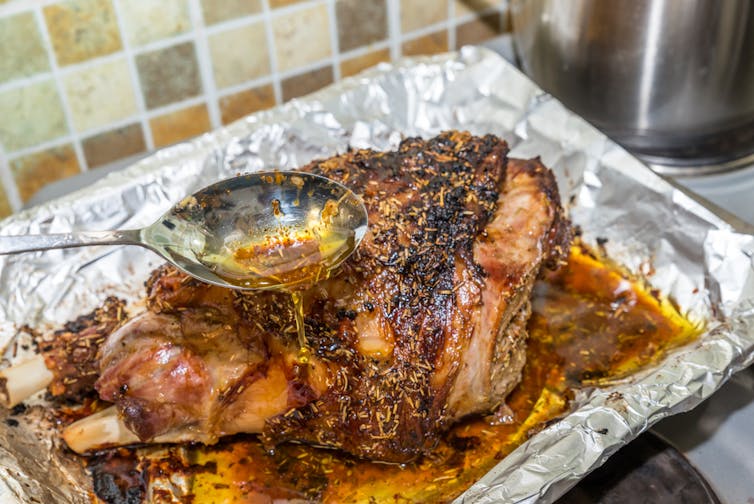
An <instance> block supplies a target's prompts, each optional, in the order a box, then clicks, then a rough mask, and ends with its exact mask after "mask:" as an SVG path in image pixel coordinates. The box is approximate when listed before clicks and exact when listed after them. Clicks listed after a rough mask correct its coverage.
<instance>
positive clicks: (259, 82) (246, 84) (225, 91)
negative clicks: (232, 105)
mask: <svg viewBox="0 0 754 504" xmlns="http://www.w3.org/2000/svg"><path fill="white" fill-rule="evenodd" d="M266 84H272V75H265V76H264V77H257V78H256V79H251V80H247V81H243V82H239V83H238V84H233V85H232V86H227V87H224V88H222V89H221V90H219V91H218V92H217V97H218V98H225V97H226V96H230V95H233V94H236V93H240V92H241V91H248V90H249V89H255V88H258V87H261V86H264V85H266Z"/></svg>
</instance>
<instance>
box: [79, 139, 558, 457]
mask: <svg viewBox="0 0 754 504" xmlns="http://www.w3.org/2000/svg"><path fill="white" fill-rule="evenodd" d="M303 170H307V171H311V172H314V173H319V174H322V175H325V176H327V177H330V178H332V179H335V180H337V181H339V182H341V183H343V184H345V185H347V186H349V187H350V188H351V189H353V190H354V191H355V192H356V193H358V194H361V195H362V197H363V199H364V202H365V204H366V206H367V209H368V211H369V223H370V225H369V231H368V233H367V236H366V238H365V239H364V241H363V243H362V245H361V246H360V248H359V250H358V251H357V253H356V254H355V255H354V256H352V257H351V258H350V259H348V260H347V261H346V262H345V263H344V264H343V265H342V266H341V268H340V271H339V272H338V273H337V274H336V275H334V276H333V277H332V278H330V279H328V280H326V281H323V282H321V283H319V284H317V285H315V286H313V287H311V288H310V289H308V290H306V291H305V292H304V293H303V298H304V306H305V314H306V316H305V328H306V336H307V339H308V341H309V344H310V346H311V349H312V352H313V353H312V355H311V358H310V359H309V361H308V362H306V363H303V362H301V361H300V360H298V359H297V356H298V346H297V340H296V333H295V319H294V315H293V311H292V306H291V302H290V298H289V296H288V295H286V294H285V293H275V292H262V293H257V292H252V293H249V292H239V291H230V290H225V289H222V288H219V287H214V286H209V285H205V284H202V283H200V282H198V281H196V280H193V279H191V278H188V277H186V276H185V275H183V274H181V273H178V272H177V271H175V270H174V269H172V268H170V267H163V268H162V269H160V270H159V271H158V272H156V273H155V275H154V276H153V278H152V279H151V280H150V282H149V283H148V290H149V293H148V295H149V298H148V300H149V301H148V307H149V309H148V311H146V312H145V313H144V314H142V315H141V316H139V317H137V318H135V319H133V320H131V321H130V322H128V323H126V324H125V325H123V326H122V327H120V328H119V329H118V330H117V331H116V332H115V333H114V334H113V335H112V336H111V337H110V338H109V339H108V341H107V342H106V343H105V344H104V346H103V347H102V349H101V352H100V357H99V365H100V372H101V374H100V378H99V380H98V381H97V383H96V388H97V390H98V391H99V394H100V397H101V398H102V399H104V400H106V401H110V402H113V403H114V404H115V407H114V409H112V410H110V411H107V412H105V413H101V414H99V416H97V417H96V418H94V419H84V420H81V421H79V422H77V423H75V424H73V425H71V426H70V427H69V428H68V429H67V430H66V432H65V434H64V435H65V438H66V440H67V442H68V443H69V445H70V446H71V447H72V448H73V449H74V450H76V451H87V450H90V449H93V448H99V447H102V446H106V445H108V444H122V443H130V442H134V441H142V442H152V441H185V440H193V441H201V442H204V443H213V442H215V441H216V440H217V439H218V438H219V437H220V436H224V435H228V434H234V433H238V432H251V433H259V434H260V435H261V438H262V439H263V441H264V442H265V443H267V444H268V445H270V446H273V445H275V444H277V443H282V442H285V441H297V442H305V443H311V444H315V445H320V446H326V447H332V448H339V449H343V450H345V451H347V452H349V453H352V454H354V455H356V456H359V457H364V458H368V459H373V460H381V461H389V462H409V461H412V460H414V459H416V458H417V457H419V456H421V455H423V454H426V453H428V452H429V451H430V450H432V448H433V447H434V446H435V445H436V443H437V441H438V439H439V436H440V435H441V434H442V432H443V431H444V430H445V429H447V428H448V427H449V426H450V425H451V424H452V423H453V422H455V421H457V420H458V419H460V418H462V417H464V416H467V415H470V414H475V413H487V412H492V411H494V410H495V409H496V408H499V407H501V406H502V405H504V401H505V397H506V396H507V394H508V393H509V392H510V391H511V389H512V388H513V387H514V386H515V385H516V384H517V383H518V381H519V380H520V377H521V370H522V367H523V365H524V361H525V345H526V337H527V333H526V321H527V319H528V317H529V311H530V308H529V297H530V294H531V290H532V284H533V283H534V281H535V279H536V277H537V276H538V274H539V272H540V269H541V268H542V267H543V265H548V266H554V265H556V264H557V263H558V262H559V261H561V260H562V259H563V258H564V256H565V254H566V253H567V250H568V243H569V240H570V234H569V229H570V228H569V226H568V222H567V220H566V219H565V218H564V216H563V211H562V208H561V206H560V201H559V196H558V191H557V187H556V183H555V179H554V177H553V175H552V173H551V172H550V171H549V170H548V169H546V168H545V167H544V166H543V165H542V164H541V163H539V161H538V160H530V161H522V160H508V159H507V146H506V144H505V142H503V141H501V140H500V139H498V138H497V137H494V136H491V135H488V136H485V137H474V136H471V135H470V134H467V133H458V132H449V133H444V134H442V135H440V136H438V137H436V138H433V139H431V140H428V141H425V140H421V139H408V140H405V141H404V142H402V143H401V145H400V148H399V149H398V150H397V151H394V152H385V153H380V152H374V151H371V150H358V151H351V152H348V153H346V154H343V155H340V156H336V157H333V158H330V159H327V160H324V161H315V162H313V163H311V164H309V165H307V166H306V167H304V168H303ZM103 419H104V420H103ZM105 424H106V425H107V427H102V426H103V425H105ZM92 432H95V433H97V434H96V435H95V436H92V435H91V433H92ZM87 433H89V434H87Z"/></svg>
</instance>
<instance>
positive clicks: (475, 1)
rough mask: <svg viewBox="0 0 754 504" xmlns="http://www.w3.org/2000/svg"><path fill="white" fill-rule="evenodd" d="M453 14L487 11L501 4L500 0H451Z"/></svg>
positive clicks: (460, 14)
mask: <svg viewBox="0 0 754 504" xmlns="http://www.w3.org/2000/svg"><path fill="white" fill-rule="evenodd" d="M453 1H454V2H455V5H454V8H455V16H456V17H463V16H468V15H469V14H474V13H477V12H483V11H487V10H490V9H493V8H496V7H500V6H501V5H503V2H502V1H501V0H453Z"/></svg>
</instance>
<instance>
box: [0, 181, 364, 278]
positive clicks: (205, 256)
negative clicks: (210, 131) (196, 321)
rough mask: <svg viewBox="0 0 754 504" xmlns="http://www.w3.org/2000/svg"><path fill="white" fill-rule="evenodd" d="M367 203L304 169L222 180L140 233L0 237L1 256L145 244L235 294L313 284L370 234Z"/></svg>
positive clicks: (193, 273)
mask: <svg viewBox="0 0 754 504" xmlns="http://www.w3.org/2000/svg"><path fill="white" fill-rule="evenodd" d="M366 229H367V211H366V208H365V207H364V203H363V202H362V201H361V199H360V198H359V197H357V196H356V195H355V194H354V193H353V192H352V191H351V190H350V189H348V188H347V187H345V186H343V185H341V184H339V183H337V182H335V181H333V180H330V179H328V178H325V177H322V176H319V175H313V174H310V173H302V172H257V173H251V174H246V175H240V176H237V177H233V178H230V179H226V180H223V181H221V182H217V183H216V184H213V185H210V186H208V187H205V188H204V189H201V190H200V191H198V192H196V193H195V194H193V195H191V196H188V197H186V198H184V199H183V200H182V201H180V202H179V203H178V204H177V205H175V206H174V207H173V208H171V209H170V210H169V211H168V212H166V213H165V214H164V215H163V216H162V217H160V218H159V219H158V220H157V221H155V222H154V223H153V224H151V225H150V226H147V227H145V228H143V229H135V230H118V231H95V232H79V233H68V234H57V235H27V236H2V237H0V254H12V253H18V252H30V251H36V250H47V249H53V248H68V247H81V246H87V245H106V244H130V245H140V246H143V247H146V248H149V249H150V250H153V251H154V252H156V253H158V254H159V255H161V256H162V257H164V258H165V259H166V260H167V261H168V262H170V263H172V264H173V265H175V266H176V267H177V268H178V269H180V270H182V271H184V272H185V273H187V274H189V275H191V276H193V277H195V278H197V279H199V280H202V281H204V282H207V283H211V284H215V285H220V286H223V287H230V288H234V289H277V288H290V287H293V286H298V285H304V284H310V283H314V282H316V281H318V280H320V279H322V278H325V277H326V276H328V275H329V272H330V271H331V270H333V269H334V268H336V267H337V266H338V265H339V264H340V263H342V262H343V261H344V260H345V259H346V258H347V257H349V256H350V255H351V253H353V251H354V250H356V248H357V247H358V245H359V243H360V242H361V240H362V239H363V237H364V235H365V234H366Z"/></svg>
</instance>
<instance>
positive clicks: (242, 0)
mask: <svg viewBox="0 0 754 504" xmlns="http://www.w3.org/2000/svg"><path fill="white" fill-rule="evenodd" d="M259 12H262V2H261V0H202V13H203V15H204V22H205V24H207V25H213V24H215V23H220V22H222V21H227V20H229V19H235V18H238V17H242V16H250V15H252V14H257V13H259Z"/></svg>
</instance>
